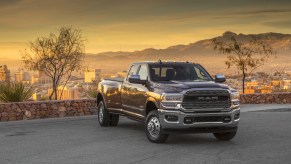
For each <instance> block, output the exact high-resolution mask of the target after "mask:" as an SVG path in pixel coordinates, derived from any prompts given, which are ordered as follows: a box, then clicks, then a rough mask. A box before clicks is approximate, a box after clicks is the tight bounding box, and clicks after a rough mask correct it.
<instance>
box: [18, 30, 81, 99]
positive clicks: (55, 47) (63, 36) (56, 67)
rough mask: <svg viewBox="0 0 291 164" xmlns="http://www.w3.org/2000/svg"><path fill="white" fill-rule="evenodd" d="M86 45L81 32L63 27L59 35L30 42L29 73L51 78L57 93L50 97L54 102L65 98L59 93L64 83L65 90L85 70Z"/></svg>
mask: <svg viewBox="0 0 291 164" xmlns="http://www.w3.org/2000/svg"><path fill="white" fill-rule="evenodd" d="M84 41H85V40H84V38H83V37H82V34H81V31H80V30H79V29H75V28H72V27H61V28H60V29H59V30H58V32H57V33H56V34H55V33H50V35H49V36H48V37H39V38H37V39H36V40H35V41H33V42H29V50H25V51H24V53H23V54H22V61H23V63H24V65H25V67H26V68H27V69H29V70H33V71H40V72H42V73H44V74H45V75H47V76H48V77H49V78H51V80H52V89H53V91H52V93H51V94H50V95H49V99H50V100H51V99H55V100H57V99H58V98H60V97H61V96H62V93H61V94H60V95H58V92H57V89H58V86H59V84H60V83H61V80H64V81H65V82H64V85H63V89H64V87H65V85H66V84H67V82H68V80H69V79H70V77H71V75H72V72H74V71H77V70H80V69H81V66H82V60H83V59H84V57H85V54H84V51H85V46H84ZM63 89H62V91H63ZM58 96H59V97H58Z"/></svg>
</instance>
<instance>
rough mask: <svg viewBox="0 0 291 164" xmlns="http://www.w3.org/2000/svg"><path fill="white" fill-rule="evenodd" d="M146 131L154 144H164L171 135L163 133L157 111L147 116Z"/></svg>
mask: <svg viewBox="0 0 291 164" xmlns="http://www.w3.org/2000/svg"><path fill="white" fill-rule="evenodd" d="M145 131H146V136H147V138H148V140H149V141H150V142H153V143H164V142H166V140H167V139H168V137H169V134H164V133H163V128H162V126H161V124H160V120H159V115H158V111H157V110H153V111H151V112H150V113H149V114H148V115H147V118H146V123H145Z"/></svg>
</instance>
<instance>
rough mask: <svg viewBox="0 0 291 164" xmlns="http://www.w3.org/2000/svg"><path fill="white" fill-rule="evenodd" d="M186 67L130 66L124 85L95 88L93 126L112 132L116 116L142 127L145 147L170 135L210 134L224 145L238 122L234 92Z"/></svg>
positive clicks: (173, 64) (195, 66)
mask: <svg viewBox="0 0 291 164" xmlns="http://www.w3.org/2000/svg"><path fill="white" fill-rule="evenodd" d="M224 82H225V77H224V76H223V75H221V74H217V75H216V76H215V78H214V79H213V78H212V77H211V76H210V75H209V73H208V72H207V71H206V70H205V69H204V68H203V67H202V66H201V65H199V64H195V63H190V62H162V61H158V62H137V63H133V64H132V65H131V66H130V68H129V71H128V75H127V77H126V78H125V79H105V80H103V81H101V82H100V83H99V85H98V96H97V105H98V120H99V123H100V125H101V126H117V124H118V121H119V116H120V115H122V116H127V117H128V118H130V119H133V120H137V121H140V122H142V123H144V124H145V132H146V136H147V138H148V139H149V141H151V142H154V143H161V142H165V141H166V139H167V138H168V136H169V134H171V133H178V132H179V133H181V132H182V133H185V132H194V133H213V134H214V136H215V137H216V138H217V139H218V140H230V139H232V138H233V137H234V136H235V134H236V132H237V127H238V123H239V119H240V108H239V100H238V92H237V91H236V90H233V89H231V88H230V87H228V86H227V85H225V84H223V83H224Z"/></svg>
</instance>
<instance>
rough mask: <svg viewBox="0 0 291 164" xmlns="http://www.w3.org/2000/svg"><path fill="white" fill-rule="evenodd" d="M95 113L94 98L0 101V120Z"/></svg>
mask: <svg viewBox="0 0 291 164" xmlns="http://www.w3.org/2000/svg"><path fill="white" fill-rule="evenodd" d="M92 114H96V99H79V100H57V101H31V102H15V103H0V121H14V120H31V119H39V118H54V117H69V116H83V115H92Z"/></svg>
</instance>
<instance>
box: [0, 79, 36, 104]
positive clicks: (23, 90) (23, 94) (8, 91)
mask: <svg viewBox="0 0 291 164" xmlns="http://www.w3.org/2000/svg"><path fill="white" fill-rule="evenodd" d="M32 94H33V88H32V87H31V86H25V85H24V84H23V83H0V101H3V102H22V101H27V100H28V99H29V98H31V96H32Z"/></svg>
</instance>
